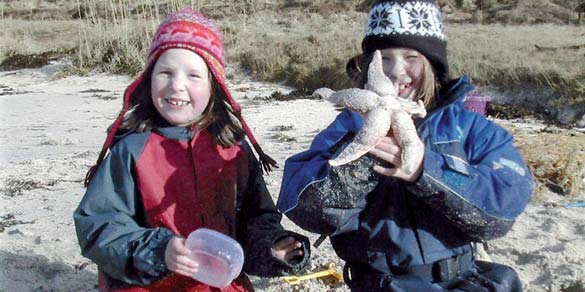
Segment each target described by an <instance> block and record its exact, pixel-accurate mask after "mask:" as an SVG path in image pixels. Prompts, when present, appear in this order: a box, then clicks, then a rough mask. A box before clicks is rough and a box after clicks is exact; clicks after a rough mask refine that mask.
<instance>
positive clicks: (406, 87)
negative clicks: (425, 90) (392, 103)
mask: <svg viewBox="0 0 585 292" xmlns="http://www.w3.org/2000/svg"><path fill="white" fill-rule="evenodd" d="M397 91H398V96H399V97H402V98H410V92H411V87H410V84H405V83H402V84H399V85H398V90H397Z"/></svg>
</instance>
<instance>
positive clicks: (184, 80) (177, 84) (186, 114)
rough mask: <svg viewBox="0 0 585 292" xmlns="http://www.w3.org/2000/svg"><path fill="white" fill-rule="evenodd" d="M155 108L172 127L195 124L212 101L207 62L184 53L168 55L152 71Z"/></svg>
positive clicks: (171, 52)
mask: <svg viewBox="0 0 585 292" xmlns="http://www.w3.org/2000/svg"><path fill="white" fill-rule="evenodd" d="M151 77H152V80H151V88H150V90H151V94H152V102H153V103H154V107H155V108H156V110H157V111H158V112H159V113H160V115H161V116H162V117H163V118H164V119H165V120H166V121H167V122H168V123H169V124H171V125H188V124H191V123H193V122H194V121H196V120H197V119H198V118H199V117H201V114H202V113H203V111H204V110H205V108H206V107H207V104H208V103H209V99H210V97H211V79H210V78H211V77H210V74H209V69H208V68H207V65H206V64H205V61H204V60H203V59H202V58H201V57H200V56H199V55H197V54H196V53H194V52H192V51H189V50H185V49H170V50H168V51H165V52H164V53H163V54H162V55H161V56H160V57H159V58H158V60H157V61H156V64H155V65H154V69H153V71H152V75H151Z"/></svg>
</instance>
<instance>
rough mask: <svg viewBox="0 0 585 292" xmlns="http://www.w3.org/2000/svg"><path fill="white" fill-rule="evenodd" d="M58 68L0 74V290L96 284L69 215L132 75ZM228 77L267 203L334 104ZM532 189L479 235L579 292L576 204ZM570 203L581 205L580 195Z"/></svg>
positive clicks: (538, 283) (537, 128)
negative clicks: (260, 153)
mask: <svg viewBox="0 0 585 292" xmlns="http://www.w3.org/2000/svg"><path fill="white" fill-rule="evenodd" d="M58 66H59V65H49V66H46V67H43V68H40V69H23V70H17V71H4V72H0V111H1V112H0V113H1V114H0V291H6V292H9V291H96V283H97V269H96V266H95V265H94V264H93V263H92V262H91V261H89V260H88V259H86V258H83V257H82V256H81V254H80V250H79V246H78V245H77V239H76V236H75V231H74V224H73V220H72V213H73V210H74V209H75V207H76V206H77V204H78V202H79V200H80V199H81V197H82V196H83V193H84V188H83V184H82V181H83V179H84V176H85V173H86V171H87V169H88V167H89V166H91V165H92V164H93V163H94V162H95V159H96V157H97V155H98V152H99V150H100V148H101V143H102V142H103V140H104V138H105V130H106V128H107V126H108V125H109V124H110V123H111V122H112V121H113V119H114V118H115V116H116V114H117V113H118V110H119V108H120V106H121V96H122V93H123V91H124V89H125V87H126V86H127V85H128V83H129V82H130V80H131V79H130V77H128V76H119V75H110V74H94V75H90V76H85V77H78V76H71V77H66V78H61V79H59V78H55V75H54V73H55V71H56V70H57V69H58ZM229 76H230V82H231V84H230V88H231V90H232V93H233V94H234V96H235V98H236V99H237V100H238V101H239V102H240V103H241V104H242V106H243V108H244V116H245V117H246V120H247V121H248V123H249V124H250V126H251V127H252V130H253V132H254V133H255V135H256V137H257V138H258V140H259V141H260V143H261V144H262V147H263V148H264V149H265V150H266V152H268V153H269V154H270V155H271V156H273V157H274V158H275V159H276V160H277V161H278V162H279V164H280V166H281V167H280V168H279V169H277V170H276V171H274V172H272V173H271V174H270V175H268V176H266V182H267V184H268V187H269V190H270V191H271V194H272V195H273V198H274V199H275V200H276V197H277V195H278V190H279V187H280V180H281V177H282V166H283V164H284V161H285V159H286V158H287V157H289V156H290V155H292V154H295V153H298V152H300V151H302V150H303V149H306V148H307V147H308V145H309V143H310V142H311V140H312V139H313V137H314V136H315V135H316V133H317V132H319V131H320V130H322V129H324V128H325V127H326V126H327V124H328V123H329V122H330V121H331V120H332V119H333V118H334V116H335V115H336V112H335V110H334V108H333V106H331V104H329V103H328V102H326V101H322V100H308V99H299V100H292V101H268V100H266V99H265V98H263V97H267V96H270V95H271V94H272V93H273V92H275V91H280V92H281V93H285V94H286V93H289V92H290V91H292V90H293V88H289V87H285V86H281V85H278V84H269V83H260V82H254V81H251V80H250V79H249V78H247V77H246V76H244V75H241V74H240V73H238V72H231V73H230V75H229ZM496 122H497V123H499V124H501V125H503V126H504V127H506V128H508V129H510V130H513V132H514V133H519V135H520V134H522V135H523V137H534V138H533V139H538V137H539V133H540V132H542V131H543V129H545V128H546V127H547V125H544V124H543V123H541V122H539V121H536V120H532V121H527V120H524V121H508V120H496ZM555 135H559V137H560V136H563V135H573V136H572V137H575V139H581V140H582V141H584V142H583V143H582V144H581V145H585V134H584V133H580V132H578V131H573V132H570V130H565V129H558V131H557V132H555ZM550 143H555V141H550ZM582 151H583V149H582ZM581 153H583V152H581ZM580 167H581V168H583V167H585V166H584V165H581V166H580ZM581 173H583V171H581ZM580 179H583V177H581V178H580ZM584 184H585V182H584ZM539 192H540V193H538V194H535V196H538V197H539V198H542V199H541V201H539V202H537V203H531V204H530V205H529V206H528V208H527V210H526V211H525V213H524V214H522V215H521V216H520V217H519V219H518V220H517V222H516V224H515V225H514V227H513V229H512V231H511V232H510V233H508V234H507V236H505V237H504V238H501V239H498V240H494V241H490V242H488V253H489V255H490V256H491V258H492V259H493V260H494V261H496V262H500V263H504V264H507V265H510V266H513V267H514V268H515V269H516V270H517V271H518V273H519V274H520V277H521V279H522V282H523V285H524V288H525V291H538V292H540V291H543V292H544V291H585V265H584V264H583V263H584V262H585V251H584V249H583V248H584V247H585V212H584V211H585V209H584V208H583V207H565V206H564V205H563V204H562V202H563V201H564V199H565V198H563V197H562V196H560V195H557V194H555V193H552V192H550V191H549V190H548V189H547V188H539ZM573 200H575V201H579V200H580V201H585V194H583V193H581V194H577V195H574V196H573ZM283 224H284V225H285V227H287V228H289V229H292V230H295V231H297V232H301V233H303V234H306V235H308V236H309V237H310V238H311V241H315V240H316V239H317V237H318V236H317V235H314V234H309V233H307V232H305V231H302V230H300V229H298V228H297V227H296V226H294V224H292V223H291V222H290V221H288V220H287V219H285V220H284V221H283ZM329 263H335V264H336V265H337V267H338V270H339V271H341V267H342V266H343V262H342V261H341V260H340V259H338V258H337V257H336V255H335V253H334V252H333V250H332V248H331V246H330V244H329V242H328V240H326V241H325V242H324V243H323V244H322V245H321V246H320V247H319V248H318V249H314V250H313V261H312V264H311V267H310V271H318V270H322V269H325V268H326V266H327V265H328V264H329ZM252 279H253V282H254V284H255V286H256V288H257V290H258V291H270V292H276V291H349V290H348V289H347V288H346V287H345V286H344V285H343V284H342V283H339V282H336V281H335V280H333V279H329V278H327V279H325V278H324V279H317V280H309V281H303V282H301V284H299V285H297V286H291V285H289V284H287V283H285V282H284V281H283V280H282V279H280V278H273V279H261V278H256V277H253V278H252Z"/></svg>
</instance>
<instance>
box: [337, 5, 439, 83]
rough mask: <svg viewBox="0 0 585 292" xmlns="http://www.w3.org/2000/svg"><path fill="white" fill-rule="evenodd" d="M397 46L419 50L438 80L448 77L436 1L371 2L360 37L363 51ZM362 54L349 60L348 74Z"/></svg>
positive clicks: (366, 53) (365, 53)
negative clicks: (363, 31)
mask: <svg viewBox="0 0 585 292" xmlns="http://www.w3.org/2000/svg"><path fill="white" fill-rule="evenodd" d="M400 47H401V48H410V49H414V50H417V51H419V52H420V53H421V54H423V55H424V56H425V57H426V58H427V59H428V60H429V61H430V62H431V64H432V65H433V68H434V69H435V74H436V75H437V78H438V79H439V80H445V79H446V78H447V76H448V74H449V65H448V63H447V38H446V36H445V33H444V31H443V22H442V16H441V11H440V10H439V7H438V6H437V4H436V1H434V0H416V1H404V0H396V1H388V0H386V1H377V2H376V3H374V4H373V5H372V6H371V8H370V12H369V15H368V23H367V25H366V29H365V36H364V39H363V41H362V51H363V55H368V54H371V53H373V52H374V51H376V50H383V49H388V48H400ZM363 55H359V56H357V57H354V58H353V59H351V60H350V61H349V62H348V64H347V71H348V74H350V72H351V70H352V69H354V66H356V65H357V64H356V61H357V58H360V57H362V56H363ZM351 76H352V74H350V77H351Z"/></svg>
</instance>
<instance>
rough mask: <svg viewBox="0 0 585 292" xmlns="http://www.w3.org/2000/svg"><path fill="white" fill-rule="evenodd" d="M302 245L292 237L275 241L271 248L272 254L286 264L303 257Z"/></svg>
mask: <svg viewBox="0 0 585 292" xmlns="http://www.w3.org/2000/svg"><path fill="white" fill-rule="evenodd" d="M302 246H303V244H302V243H301V242H300V241H298V240H296V239H295V238H294V237H292V236H288V237H285V238H283V239H281V240H279V241H277V242H276V243H275V244H274V245H273V246H272V254H273V255H274V256H275V257H276V258H277V259H279V260H282V261H286V262H288V261H289V260H290V259H292V258H294V257H298V256H302V255H303V249H302V248H301V247H302Z"/></svg>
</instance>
